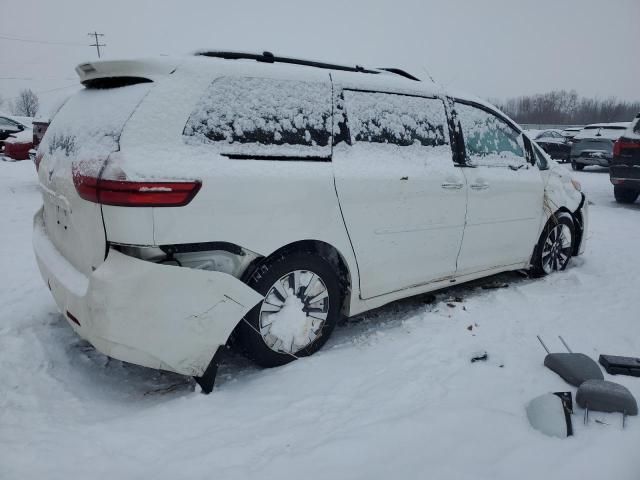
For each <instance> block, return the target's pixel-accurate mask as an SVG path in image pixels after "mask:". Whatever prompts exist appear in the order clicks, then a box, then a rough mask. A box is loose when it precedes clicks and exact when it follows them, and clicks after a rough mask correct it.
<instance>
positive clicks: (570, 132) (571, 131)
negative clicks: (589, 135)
mask: <svg viewBox="0 0 640 480" xmlns="http://www.w3.org/2000/svg"><path fill="white" fill-rule="evenodd" d="M583 128H584V127H567V128H564V129H562V131H561V132H560V133H561V134H562V135H564V136H565V137H567V138H568V139H570V140H572V139H573V137H575V136H576V135H577V134H578V133H579V132H580V131H581V130H582V129H583Z"/></svg>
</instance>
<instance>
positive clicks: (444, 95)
mask: <svg viewBox="0 0 640 480" xmlns="http://www.w3.org/2000/svg"><path fill="white" fill-rule="evenodd" d="M76 70H77V73H78V74H79V76H80V80H81V82H82V84H83V85H84V86H85V88H84V89H83V90H82V91H80V92H79V93H77V94H75V95H74V96H73V97H71V98H70V99H69V100H68V101H67V102H66V104H65V105H64V106H63V107H62V109H61V110H60V111H59V112H58V114H57V115H56V117H55V119H54V120H53V122H52V124H51V126H50V127H49V129H48V131H47V133H46V135H45V137H44V139H43V141H42V143H41V145H40V148H39V151H38V155H37V158H36V161H37V166H38V176H39V183H40V187H41V190H42V196H43V203H44V205H43V207H42V209H41V210H40V211H39V212H38V213H37V214H36V216H35V220H34V236H33V243H34V249H35V253H36V257H37V260H38V265H39V267H40V270H41V273H42V276H43V278H44V281H45V282H46V284H47V285H48V287H49V289H50V290H51V292H52V294H53V297H54V298H55V301H56V303H57V305H58V307H59V308H60V310H61V311H62V313H63V315H64V316H65V317H66V318H67V320H68V322H69V324H70V325H71V326H72V327H73V329H74V330H75V331H76V332H77V333H78V334H79V335H80V336H82V337H83V338H85V339H87V340H88V341H89V342H91V343H92V344H93V345H94V346H95V347H96V348H97V349H98V350H99V351H101V352H103V353H104V354H106V355H108V356H111V357H114V358H117V359H120V360H124V361H127V362H132V363H136V364H139V365H144V366H147V367H153V368H159V369H165V370H170V371H173V372H178V373H181V374H185V375H192V376H195V377H196V378H199V379H201V380H202V379H205V380H206V379H207V378H209V379H210V380H211V378H212V372H213V374H215V367H216V365H217V363H216V358H217V353H218V352H219V351H221V347H223V346H225V345H227V343H228V342H229V341H230V339H233V340H234V343H235V344H236V345H238V346H239V347H240V348H241V349H242V351H244V352H245V353H246V354H247V355H248V356H249V357H250V358H252V359H253V360H254V361H256V362H257V363H258V364H260V365H263V366H276V365H281V364H284V363H287V362H289V361H291V360H292V359H295V358H298V357H300V356H305V355H310V354H312V353H314V352H315V351H317V350H318V349H319V348H320V347H321V346H322V345H323V344H324V343H325V342H326V341H327V338H328V337H329V335H330V334H331V332H332V330H333V328H334V326H335V325H336V322H337V321H338V320H339V318H340V317H341V316H352V315H356V314H358V313H361V312H364V311H366V310H370V309H372V308H376V307H379V306H381V305H384V304H386V303H389V302H392V301H394V300H397V299H400V298H404V297H408V296H411V295H416V294H420V293H423V292H427V291H431V290H436V289H440V288H443V287H446V286H450V285H453V284H457V283H462V282H466V281H469V280H473V279H477V278H480V277H484V276H487V275H492V274H495V273H498V272H503V271H507V270H518V269H532V270H533V271H534V272H535V273H538V274H548V273H550V272H552V271H554V270H562V269H564V268H565V267H566V265H567V262H568V261H569V259H570V257H571V256H572V255H576V254H579V253H581V252H582V251H583V250H584V238H585V236H586V235H585V231H586V226H587V205H586V202H585V197H584V195H583V194H582V193H581V192H580V185H579V184H578V183H577V182H576V181H574V180H572V179H571V177H570V175H569V173H568V171H567V170H566V169H564V168H563V167H560V166H559V165H558V164H556V163H555V162H554V161H552V160H551V159H549V158H548V157H547V156H546V155H545V154H544V153H543V152H542V151H541V150H540V149H539V147H537V145H535V144H533V143H532V142H531V141H530V140H529V139H528V138H527V137H526V136H524V135H522V133H521V130H520V128H519V127H518V126H517V125H516V124H515V123H514V122H513V121H511V120H510V119H509V118H507V117H506V116H505V115H504V114H502V113H501V112H499V111H498V110H496V109H495V108H494V107H492V106H490V105H488V104H486V103H484V102H483V101H481V100H479V99H476V98H472V97H468V96H463V95H458V94H454V93H452V92H446V91H443V90H442V89H441V88H440V87H438V86H437V85H434V84H433V83H430V82H422V81H419V80H418V79H416V78H415V77H413V76H411V75H410V74H408V73H406V72H403V71H401V70H398V69H366V68H363V67H359V66H358V67H347V66H342V65H332V64H325V63H318V62H312V61H306V60H299V59H292V58H284V57H277V56H274V55H273V54H271V53H269V52H265V53H263V54H244V53H234V52H212V51H203V52H198V53H197V54H195V55H192V56H189V57H185V58H179V59H172V58H168V57H165V58H163V59H160V60H155V59H150V60H126V61H98V62H94V63H86V64H82V65H79V66H78V67H77V69H76ZM205 380H202V384H203V385H204V386H203V388H204V389H205V390H206V389H207V387H211V386H212V384H211V382H212V380H211V381H210V382H209V384H208V385H207V381H205Z"/></svg>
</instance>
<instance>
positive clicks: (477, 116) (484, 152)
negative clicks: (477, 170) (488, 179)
mask: <svg viewBox="0 0 640 480" xmlns="http://www.w3.org/2000/svg"><path fill="white" fill-rule="evenodd" d="M455 109H456V113H457V119H458V121H459V122H460V126H461V127H462V135H463V137H464V144H465V148H466V153H467V163H468V164H469V165H473V166H488V167H508V166H511V167H520V166H524V165H526V159H525V153H524V149H523V148H522V146H521V142H520V133H519V132H518V131H517V130H516V129H514V128H513V127H512V126H511V125H509V124H508V123H507V122H505V121H504V120H503V119H501V118H500V117H498V116H496V115H494V114H493V113H490V112H488V111H486V110H483V109H481V108H478V107H474V106H472V105H467V104H464V103H459V102H456V107H455Z"/></svg>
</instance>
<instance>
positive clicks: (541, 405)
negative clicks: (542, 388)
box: [527, 393, 573, 438]
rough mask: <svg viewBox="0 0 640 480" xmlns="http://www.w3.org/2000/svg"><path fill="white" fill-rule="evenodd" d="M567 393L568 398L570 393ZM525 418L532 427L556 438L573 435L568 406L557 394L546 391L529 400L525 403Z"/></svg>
mask: <svg viewBox="0 0 640 480" xmlns="http://www.w3.org/2000/svg"><path fill="white" fill-rule="evenodd" d="M563 395H566V394H563ZM568 395H569V398H570V396H571V394H570V393H569V394H568ZM527 418H528V419H529V423H530V424H531V426H532V427H533V428H535V429H536V430H538V431H540V432H542V433H544V434H545V435H549V436H551V437H558V438H567V437H568V436H570V435H573V428H572V425H571V415H570V414H569V411H568V406H567V404H566V401H565V400H563V398H561V396H559V395H557V394H554V393H546V394H544V395H541V396H539V397H536V398H534V399H533V400H531V401H530V402H529V404H528V405H527Z"/></svg>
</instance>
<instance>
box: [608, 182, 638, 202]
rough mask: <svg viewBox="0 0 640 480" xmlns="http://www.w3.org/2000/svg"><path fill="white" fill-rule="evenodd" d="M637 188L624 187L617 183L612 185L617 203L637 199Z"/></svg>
mask: <svg viewBox="0 0 640 480" xmlns="http://www.w3.org/2000/svg"><path fill="white" fill-rule="evenodd" d="M638 194H640V192H639V191H638V190H633V189H631V188H624V187H620V186H618V185H614V186H613V195H614V196H615V197H616V202H618V203H633V202H635V201H636V200H637V199H638Z"/></svg>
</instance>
